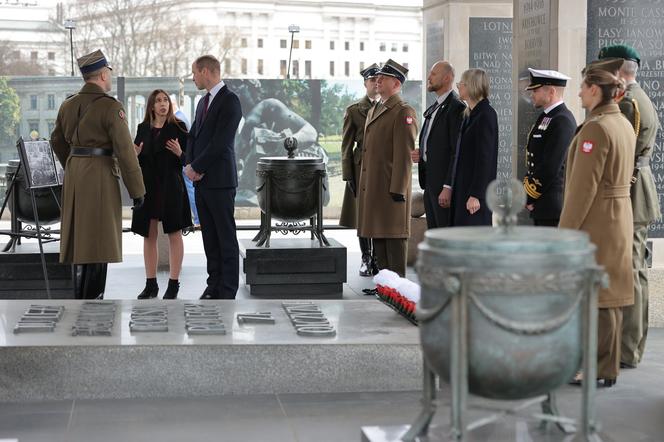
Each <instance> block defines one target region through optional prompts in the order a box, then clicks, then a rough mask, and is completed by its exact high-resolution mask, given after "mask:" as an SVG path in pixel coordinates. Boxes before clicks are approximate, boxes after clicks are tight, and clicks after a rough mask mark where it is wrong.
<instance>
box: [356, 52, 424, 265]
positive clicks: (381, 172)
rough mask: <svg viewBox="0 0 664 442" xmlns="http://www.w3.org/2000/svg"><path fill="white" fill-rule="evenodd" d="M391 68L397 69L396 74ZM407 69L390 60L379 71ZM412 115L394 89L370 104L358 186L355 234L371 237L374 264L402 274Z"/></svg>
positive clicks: (399, 73) (398, 74)
mask: <svg viewBox="0 0 664 442" xmlns="http://www.w3.org/2000/svg"><path fill="white" fill-rule="evenodd" d="M395 71H396V73H395ZM405 72H408V70H407V69H405V68H403V67H402V66H400V65H398V64H397V63H395V62H393V61H392V60H389V61H388V62H387V63H385V65H384V66H383V68H382V69H381V71H380V72H379V75H389V76H395V77H396V78H398V79H399V80H400V81H401V82H402V83H403V81H404V80H405ZM416 137H417V120H416V117H415V109H413V108H412V107H411V106H409V105H408V104H407V103H406V102H405V101H403V100H402V99H401V97H400V96H399V94H394V95H392V96H391V97H389V98H388V99H387V100H386V101H385V102H384V103H382V104H380V105H376V106H375V107H373V108H372V109H371V110H370V111H369V113H368V115H367V123H366V127H365V131H364V152H363V154H362V155H363V158H362V170H361V173H360V181H359V185H358V199H359V202H358V203H359V204H358V207H359V217H358V226H357V232H358V236H361V237H367V238H372V240H373V243H374V248H375V253H376V258H377V260H378V266H379V268H381V269H383V268H387V269H390V270H392V271H394V272H396V273H398V274H399V275H401V276H404V275H405V273H406V252H407V241H408V237H409V236H410V199H411V190H412V171H411V169H412V164H413V163H412V160H411V158H410V153H411V151H413V150H414V149H415V138H416Z"/></svg>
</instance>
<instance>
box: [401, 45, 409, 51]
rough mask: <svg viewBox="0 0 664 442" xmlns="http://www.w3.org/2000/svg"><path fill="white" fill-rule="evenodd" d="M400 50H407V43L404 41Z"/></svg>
mask: <svg viewBox="0 0 664 442" xmlns="http://www.w3.org/2000/svg"><path fill="white" fill-rule="evenodd" d="M401 50H402V51H404V52H408V43H404V44H403V46H402V47H401Z"/></svg>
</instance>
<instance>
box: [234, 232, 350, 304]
mask: <svg viewBox="0 0 664 442" xmlns="http://www.w3.org/2000/svg"><path fill="white" fill-rule="evenodd" d="M329 242H330V246H329V247H321V246H320V245H319V243H318V241H317V240H310V239H309V238H287V239H273V240H271V241H270V247H269V248H266V247H256V243H255V242H253V241H251V240H248V239H245V240H241V241H240V256H242V258H243V259H244V266H243V267H244V273H245V282H246V284H247V285H249V286H250V291H249V292H250V293H251V295H252V296H260V297H266V298H283V299H288V298H307V299H312V298H341V296H342V291H343V283H344V282H346V248H345V247H344V246H343V245H341V244H339V243H338V242H337V241H335V240H333V239H330V240H329Z"/></svg>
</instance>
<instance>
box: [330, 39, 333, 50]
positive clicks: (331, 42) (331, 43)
mask: <svg viewBox="0 0 664 442" xmlns="http://www.w3.org/2000/svg"><path fill="white" fill-rule="evenodd" d="M330 50H334V42H333V41H330Z"/></svg>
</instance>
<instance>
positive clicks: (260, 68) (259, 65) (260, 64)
mask: <svg viewBox="0 0 664 442" xmlns="http://www.w3.org/2000/svg"><path fill="white" fill-rule="evenodd" d="M256 66H257V69H256V70H257V71H258V75H263V59H262V58H259V59H258V63H257V65H256Z"/></svg>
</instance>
